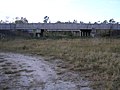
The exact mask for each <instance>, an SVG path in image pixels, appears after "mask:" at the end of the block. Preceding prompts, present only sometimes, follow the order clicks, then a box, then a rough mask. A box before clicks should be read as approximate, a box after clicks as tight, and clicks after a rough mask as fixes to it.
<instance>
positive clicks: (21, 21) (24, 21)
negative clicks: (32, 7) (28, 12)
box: [15, 17, 28, 24]
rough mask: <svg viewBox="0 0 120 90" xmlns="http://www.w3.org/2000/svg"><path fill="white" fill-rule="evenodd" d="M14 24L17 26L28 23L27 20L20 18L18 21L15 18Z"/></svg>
mask: <svg viewBox="0 0 120 90" xmlns="http://www.w3.org/2000/svg"><path fill="white" fill-rule="evenodd" d="M15 23H17V24H22V23H28V20H27V19H26V18H24V17H21V18H20V19H19V18H18V17H16V21H15Z"/></svg>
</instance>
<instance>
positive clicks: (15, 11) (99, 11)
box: [0, 0, 120, 23]
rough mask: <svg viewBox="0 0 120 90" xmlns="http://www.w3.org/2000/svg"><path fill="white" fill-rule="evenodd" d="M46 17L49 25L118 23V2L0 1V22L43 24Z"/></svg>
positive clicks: (104, 0) (71, 0) (117, 0)
mask: <svg viewBox="0 0 120 90" xmlns="http://www.w3.org/2000/svg"><path fill="white" fill-rule="evenodd" d="M45 16H48V17H49V21H50V22H51V23H54V22H57V21H61V22H68V21H71V22H73V20H77V22H80V21H83V22H86V23H87V22H98V21H100V22H103V21H104V20H108V21H109V20H110V19H112V18H113V19H114V20H115V21H116V22H120V0H0V20H4V21H5V20H9V21H11V22H12V21H15V17H26V18H27V19H28V21H29V22H31V23H33V22H36V23H37V22H41V23H42V22H43V20H44V17H45Z"/></svg>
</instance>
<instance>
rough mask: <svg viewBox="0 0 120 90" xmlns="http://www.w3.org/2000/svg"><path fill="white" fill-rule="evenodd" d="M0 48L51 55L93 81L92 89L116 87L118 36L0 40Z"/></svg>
mask: <svg viewBox="0 0 120 90" xmlns="http://www.w3.org/2000/svg"><path fill="white" fill-rule="evenodd" d="M0 50H1V51H13V52H25V53H33V54H38V55H42V56H54V58H60V59H62V60H64V61H65V62H67V64H68V65H67V68H68V69H70V70H75V71H79V72H81V73H82V74H83V75H84V76H85V77H86V78H88V79H89V80H91V81H93V83H92V84H91V86H92V87H93V88H94V89H100V88H101V87H102V88H103V90H118V89H120V40H119V39H95V38H94V39H59V40H50V39H49V40H48V39H47V40H35V39H31V40H23V39H21V40H13V41H11V40H10V41H4V40H3V41H0Z"/></svg>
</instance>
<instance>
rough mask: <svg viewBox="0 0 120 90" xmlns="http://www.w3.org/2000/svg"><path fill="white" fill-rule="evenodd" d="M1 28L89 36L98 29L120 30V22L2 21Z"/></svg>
mask: <svg viewBox="0 0 120 90" xmlns="http://www.w3.org/2000/svg"><path fill="white" fill-rule="evenodd" d="M0 30H34V31H35V32H36V33H37V34H40V35H42V34H43V32H44V31H45V30H46V31H73V32H75V31H78V32H80V36H89V35H91V34H94V33H95V32H96V30H120V24H110V23H109V24H81V23H24V24H15V23H0Z"/></svg>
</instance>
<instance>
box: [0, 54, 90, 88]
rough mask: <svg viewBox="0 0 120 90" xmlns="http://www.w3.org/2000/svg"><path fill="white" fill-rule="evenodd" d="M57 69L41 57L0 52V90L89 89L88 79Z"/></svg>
mask: <svg viewBox="0 0 120 90" xmlns="http://www.w3.org/2000/svg"><path fill="white" fill-rule="evenodd" d="M59 69H60V68H59V67H56V65H55V64H54V63H53V64H51V63H49V62H47V61H44V60H43V58H41V57H37V56H35V57H33V56H29V55H22V54H13V53H0V90H91V89H90V88H89V87H88V83H89V82H88V81H84V80H82V79H81V78H78V77H79V76H78V75H77V74H75V73H72V72H66V73H63V74H60V73H59V72H58V70H59ZM60 70H62V69H60ZM63 70H64V69H63ZM74 79H75V80H74Z"/></svg>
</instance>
